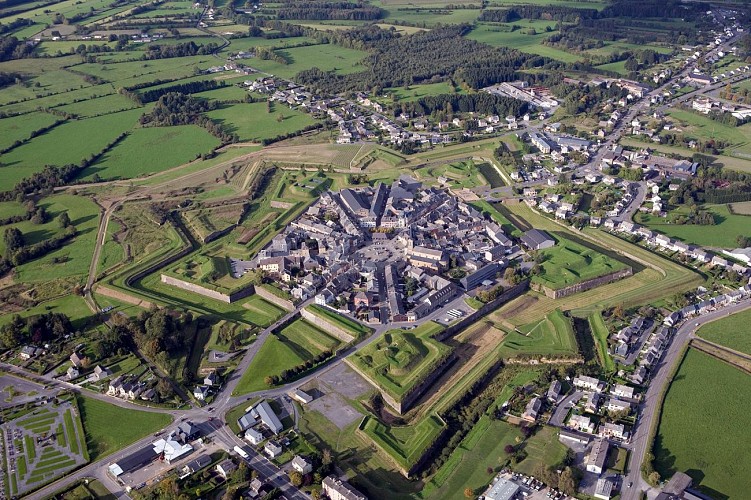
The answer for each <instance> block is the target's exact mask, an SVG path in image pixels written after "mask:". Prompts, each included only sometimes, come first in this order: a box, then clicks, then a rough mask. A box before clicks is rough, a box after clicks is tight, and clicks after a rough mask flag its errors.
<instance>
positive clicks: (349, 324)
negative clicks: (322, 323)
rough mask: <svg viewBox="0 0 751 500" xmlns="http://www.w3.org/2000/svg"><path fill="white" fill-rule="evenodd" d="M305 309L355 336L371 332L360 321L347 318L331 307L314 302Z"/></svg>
mask: <svg viewBox="0 0 751 500" xmlns="http://www.w3.org/2000/svg"><path fill="white" fill-rule="evenodd" d="M307 309H308V310H309V311H310V312H312V313H313V314H315V315H316V316H320V317H322V318H324V319H325V320H326V321H329V322H331V323H332V324H334V325H335V326H338V327H339V328H341V329H342V330H344V331H347V332H349V333H351V334H352V335H354V336H355V337H359V336H361V335H367V334H368V333H370V332H371V330H370V328H368V327H367V326H365V325H363V324H362V323H360V322H358V321H355V320H353V319H350V318H347V317H345V316H342V315H341V314H337V313H335V312H334V311H332V310H331V309H328V308H326V307H322V306H319V305H316V304H311V305H309V306H308V307H307Z"/></svg>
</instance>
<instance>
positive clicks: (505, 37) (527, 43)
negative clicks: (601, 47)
mask: <svg viewBox="0 0 751 500" xmlns="http://www.w3.org/2000/svg"><path fill="white" fill-rule="evenodd" d="M516 26H518V27H519V28H515V27H516ZM555 27H556V22H555V21H545V20H532V19H521V20H518V21H514V23H513V24H485V23H478V24H477V25H476V26H475V28H474V29H473V30H472V31H471V32H470V33H469V34H467V38H469V39H471V40H476V41H478V42H482V43H486V44H488V45H492V46H493V47H513V48H515V49H519V50H521V51H522V52H527V53H529V54H537V55H540V56H544V57H550V58H552V59H557V60H559V61H562V62H576V61H580V60H581V59H582V56H579V55H576V54H572V53H569V52H566V51H564V50H561V49H557V48H555V47H548V46H546V45H543V44H542V42H543V41H544V40H545V39H546V38H548V37H549V36H550V35H553V34H556V33H558V31H557V30H556V29H555ZM548 28H549V29H550V31H548Z"/></svg>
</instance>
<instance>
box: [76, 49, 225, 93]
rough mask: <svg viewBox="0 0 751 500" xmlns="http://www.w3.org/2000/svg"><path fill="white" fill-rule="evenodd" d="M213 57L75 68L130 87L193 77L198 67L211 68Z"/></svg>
mask: <svg viewBox="0 0 751 500" xmlns="http://www.w3.org/2000/svg"><path fill="white" fill-rule="evenodd" d="M212 62H213V60H212V58H211V56H205V55H204V56H187V57H174V58H171V59H158V60H154V61H127V62H114V63H110V64H98V63H84V64H79V65H77V66H76V67H75V69H76V71H80V72H81V73H85V74H87V75H91V76H95V77H97V78H101V79H102V80H104V81H107V82H118V84H119V85H123V86H128V85H133V84H134V83H139V82H152V81H156V80H166V79H168V78H169V79H173V80H174V79H177V78H185V77H188V76H192V75H193V74H194V68H195V67H196V66H198V67H202V68H206V67H208V66H211V64H212Z"/></svg>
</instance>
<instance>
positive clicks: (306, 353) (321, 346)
mask: <svg viewBox="0 0 751 500" xmlns="http://www.w3.org/2000/svg"><path fill="white" fill-rule="evenodd" d="M337 345H339V341H338V340H336V339H334V338H333V337H330V336H328V335H327V334H326V333H324V332H322V331H321V330H319V329H318V328H315V327H314V326H313V325H311V324H310V323H308V322H307V321H304V320H301V319H298V320H296V321H293V322H292V323H290V324H289V325H288V326H286V327H285V328H283V329H282V331H281V332H279V334H278V335H270V336H269V337H268V338H267V339H266V340H265V341H264V343H263V345H262V346H261V348H260V349H259V350H258V353H257V354H256V356H255V357H254V358H253V361H252V362H251V363H250V366H249V367H248V369H247V370H246V371H245V373H243V375H242V378H241V379H240V382H239V383H238V384H237V387H236V388H235V391H234V392H233V394H235V395H240V394H247V393H249V392H254V391H261V390H263V389H267V388H268V387H269V386H268V385H267V384H266V382H265V380H264V379H265V378H266V377H267V376H272V375H277V376H278V375H280V374H281V373H282V371H284V370H288V369H291V368H293V367H295V366H297V365H299V364H301V363H305V362H306V361H308V360H310V359H313V357H314V356H316V355H318V354H319V353H321V352H322V351H324V350H326V349H334V348H335V347H336V346H337Z"/></svg>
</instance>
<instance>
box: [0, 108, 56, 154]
mask: <svg viewBox="0 0 751 500" xmlns="http://www.w3.org/2000/svg"><path fill="white" fill-rule="evenodd" d="M57 120H59V118H58V117H56V116H54V115H51V114H49V113H44V112H41V111H39V112H36V113H28V114H25V115H19V116H12V117H8V118H2V119H0V150H3V149H5V148H8V147H10V146H12V145H13V143H15V142H16V141H24V140H26V139H28V138H29V137H30V136H31V133H32V132H35V131H37V130H41V129H42V128H44V127H49V126H50V125H52V124H53V123H55V121H57Z"/></svg>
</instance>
